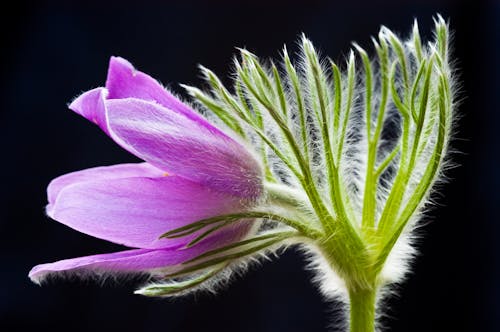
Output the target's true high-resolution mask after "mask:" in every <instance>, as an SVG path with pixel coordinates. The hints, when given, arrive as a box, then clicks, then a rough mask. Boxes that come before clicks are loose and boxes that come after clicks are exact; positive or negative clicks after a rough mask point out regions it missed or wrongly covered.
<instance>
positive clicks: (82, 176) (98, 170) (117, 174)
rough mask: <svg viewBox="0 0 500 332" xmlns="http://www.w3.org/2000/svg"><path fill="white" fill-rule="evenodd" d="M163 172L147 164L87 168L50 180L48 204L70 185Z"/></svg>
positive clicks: (161, 174)
mask: <svg viewBox="0 0 500 332" xmlns="http://www.w3.org/2000/svg"><path fill="white" fill-rule="evenodd" d="M163 175H165V172H164V171H161V170H159V169H158V168H156V167H154V166H152V165H150V164H148V163H137V164H120V165H113V166H101V167H93V168H88V169H85V170H83V171H77V172H72V173H68V174H64V175H62V176H60V177H57V178H55V179H54V180H52V181H51V182H50V184H49V186H48V188H47V196H48V200H49V204H53V203H54V202H55V201H56V199H57V195H58V194H59V192H60V191H61V190H62V189H63V188H64V187H67V186H69V185H72V184H76V183H80V182H88V181H96V180H113V179H119V178H130V177H161V176H163Z"/></svg>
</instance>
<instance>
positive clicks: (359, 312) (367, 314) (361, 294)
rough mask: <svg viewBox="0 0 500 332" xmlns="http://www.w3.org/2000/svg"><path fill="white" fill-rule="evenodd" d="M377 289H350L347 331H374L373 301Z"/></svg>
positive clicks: (374, 300)
mask: <svg viewBox="0 0 500 332" xmlns="http://www.w3.org/2000/svg"><path fill="white" fill-rule="evenodd" d="M376 297H377V291H376V289H375V288H373V289H350V290H349V302H350V314H349V331H350V332H373V331H375V302H376Z"/></svg>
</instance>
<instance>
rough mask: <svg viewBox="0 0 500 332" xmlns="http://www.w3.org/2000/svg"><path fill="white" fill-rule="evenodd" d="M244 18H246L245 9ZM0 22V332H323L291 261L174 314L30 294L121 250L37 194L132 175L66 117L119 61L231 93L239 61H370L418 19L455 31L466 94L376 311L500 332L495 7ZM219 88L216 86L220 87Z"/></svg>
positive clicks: (275, 8)
mask: <svg viewBox="0 0 500 332" xmlns="http://www.w3.org/2000/svg"><path fill="white" fill-rule="evenodd" d="M250 3H252V4H250ZM0 12H1V14H0V16H1V20H0V25H1V31H0V34H1V40H0V42H1V46H0V55H1V57H2V59H1V62H0V66H1V71H0V72H1V80H0V84H1V88H0V97H1V98H0V105H1V106H0V109H1V115H0V116H1V119H0V126H1V127H0V142H1V147H2V150H1V153H2V154H1V155H2V163H1V179H2V182H1V188H2V197H1V200H0V202H1V204H2V206H1V209H0V213H1V214H0V218H1V219H0V236H1V237H0V249H1V250H0V264H1V265H0V266H1V267H0V269H1V270H0V272H1V274H0V330H1V331H32V330H37V331H144V332H147V331H172V332H176V331H201V330H203V331H219V332H223V331H325V330H326V327H327V326H329V325H330V326H335V324H331V323H330V322H331V321H332V318H334V315H332V311H333V309H334V308H335V303H333V304H325V303H324V302H323V301H322V298H321V296H320V295H319V294H318V292H317V290H316V289H315V287H314V286H312V285H311V283H310V282H309V279H310V278H311V273H310V272H307V271H305V269H304V261H303V258H302V257H301V255H300V254H299V253H298V252H296V251H294V250H290V251H288V252H287V253H285V254H283V255H282V256H281V257H280V258H279V259H275V260H274V261H272V262H266V263H264V264H263V265H262V266H261V267H259V268H256V267H255V268H253V269H251V271H249V272H248V273H247V274H246V275H245V276H244V277H242V278H237V279H236V280H235V281H234V282H233V283H232V285H231V286H230V287H228V289H226V290H224V291H223V292H221V293H220V294H218V295H217V296H213V295H210V294H199V295H196V296H190V297H188V298H183V299H177V300H175V301H172V300H159V299H148V298H143V297H139V296H136V295H133V294H132V290H133V289H134V286H135V283H134V282H130V281H129V282H125V283H121V282H107V283H105V284H104V286H103V285H100V284H98V283H94V282H79V281H57V282H51V283H49V284H47V285H44V286H43V287H39V286H37V285H35V284H32V283H31V282H30V281H29V279H28V278H27V274H28V271H29V270H30V268H31V267H32V266H34V265H36V264H39V263H42V262H49V261H55V260H58V259H63V258H70V257H78V256H84V255H89V254H95V253H104V252H112V251H115V250H117V249H121V248H119V246H116V245H113V244H110V243H107V242H105V241H100V240H97V239H94V238H91V237H89V236H86V235H83V234H79V233H78V232H75V231H73V230H71V229H69V228H67V227H65V226H63V225H60V224H58V223H57V222H54V221H51V220H49V219H48V218H47V217H45V216H44V210H43V208H44V205H45V204H46V196H45V188H46V185H47V184H48V182H49V181H50V180H51V179H52V178H54V177H56V176H58V175H61V174H64V173H66V172H69V171H73V170H79V169H84V168H88V167H92V166H98V165H107V164H116V163H122V162H131V161H136V159H134V157H133V156H131V155H130V154H128V153H126V152H125V151H123V150H121V149H120V148H119V147H118V146H117V145H116V144H114V143H113V142H112V141H111V140H110V139H108V138H107V137H106V136H105V135H104V134H103V133H102V132H101V131H100V130H99V129H98V128H97V127H96V126H93V125H91V124H90V123H89V122H88V121H86V120H85V119H83V118H81V117H79V116H77V115H75V114H74V113H72V112H70V111H69V110H67V109H66V103H67V102H69V101H71V100H72V98H73V97H75V96H77V95H78V94H79V93H81V92H83V91H84V90H88V89H90V88H93V87H97V86H100V85H102V84H103V83H104V79H105V74H106V69H107V62H108V58H109V56H111V55H120V56H123V57H125V58H127V59H129V60H130V61H131V62H132V63H134V64H135V65H136V66H137V67H138V68H139V69H141V70H142V71H145V72H147V73H150V74H152V75H153V76H154V77H156V78H158V79H160V80H161V81H162V82H163V83H164V84H166V85H167V86H169V87H170V88H171V89H173V90H174V91H176V92H179V93H181V92H182V90H181V89H180V88H179V86H178V85H177V83H188V84H193V85H200V84H201V80H200V78H199V72H198V70H197V68H196V66H197V64H198V63H202V64H204V65H205V66H207V67H209V68H211V69H213V70H214V71H215V72H216V73H218V74H219V75H220V76H222V77H227V76H228V74H229V68H230V64H231V57H232V55H233V53H234V52H235V49H234V47H235V46H240V47H241V46H245V47H247V48H248V49H249V50H251V51H253V52H255V53H256V54H258V55H260V56H262V57H274V58H278V56H279V50H280V49H281V48H282V45H283V44H284V43H286V44H288V45H289V47H290V48H291V49H292V50H296V47H294V46H295V42H296V40H297V37H298V36H299V34H300V33H301V32H305V33H306V35H307V36H309V37H310V38H311V39H312V41H313V42H314V43H315V45H316V46H317V47H318V48H319V49H321V50H322V52H323V54H327V55H330V56H331V57H332V58H333V59H334V60H342V59H343V58H344V56H345V55H346V54H347V52H348V50H349V47H350V43H351V41H353V40H356V41H358V42H359V43H360V44H361V45H362V46H365V47H367V48H370V39H369V37H370V36H371V35H375V34H376V33H377V32H378V28H379V26H380V25H381V24H384V25H387V26H388V27H389V28H391V29H393V30H394V31H397V32H401V33H407V32H408V31H409V29H410V27H411V24H412V22H413V18H418V20H419V23H420V27H421V31H422V34H423V35H424V36H425V37H430V29H431V28H432V16H433V15H434V14H436V13H437V12H439V13H441V14H442V15H443V16H445V18H448V19H450V21H451V27H452V29H453V30H454V32H455V38H454V44H453V47H454V55H455V57H456V61H457V62H456V66H457V68H458V69H459V72H460V81H461V86H462V89H461V90H462V93H461V98H462V99H463V101H462V103H461V106H460V111H459V113H460V115H461V116H462V118H461V120H460V121H459V126H458V128H457V131H456V138H457V139H456V140H455V142H454V144H453V146H454V148H455V149H457V150H460V151H461V152H463V153H461V154H456V155H455V156H454V160H455V161H456V162H457V163H458V164H460V165H461V166H460V167H458V168H455V169H452V170H451V171H450V172H449V173H448V175H449V176H450V178H451V182H450V183H449V184H447V185H446V186H444V188H443V189H442V190H441V193H442V195H441V196H440V197H439V198H438V202H439V203H440V206H439V207H438V208H436V209H434V210H433V211H432V212H431V213H430V214H429V218H428V219H426V222H427V224H426V225H425V227H424V228H423V229H422V230H421V231H420V233H421V234H422V235H423V236H422V239H421V240H420V241H419V242H420V244H419V245H420V251H421V255H420V256H419V258H418V259H417V260H416V262H415V265H414V269H413V270H414V273H413V274H412V275H411V276H410V278H409V279H408V280H407V281H406V282H405V283H404V284H403V285H402V286H401V287H400V290H399V292H398V294H399V295H398V296H397V297H395V298H393V299H392V300H391V301H390V302H389V303H388V305H387V308H386V309H385V311H386V313H387V314H388V316H389V317H388V318H386V319H385V320H384V322H385V325H386V326H387V330H388V331H492V332H493V331H500V320H499V319H498V318H497V317H496V314H499V313H500V312H499V311H500V310H499V299H500V286H499V281H500V278H499V276H500V274H499V269H500V258H499V257H500V255H499V249H500V244H499V242H498V241H497V238H498V237H499V235H500V232H499V230H500V226H499V218H498V216H499V212H500V211H499V208H498V206H499V205H500V199H499V194H498V188H499V185H500V183H499V179H500V176H499V174H498V165H499V152H500V151H499V137H500V135H499V132H498V130H499V129H500V128H499V127H500V126H499V121H500V119H499V112H500V110H499V109H498V89H499V84H498V81H499V77H500V66H499V65H498V61H499V59H500V57H499V55H500V54H499V47H500V46H499V43H500V38H499V34H500V23H499V20H500V4H499V3H498V2H494V1H490V2H487V1H479V0H477V1H470V2H466V1H451V0H450V1H431V0H427V1H413V2H404V1H396V0H393V1H388V2H379V1H367V2H362V1H360V0H349V1H330V2H326V1H325V2H322V1H308V2H298V1H287V2H285V1H274V2H273V1H270V0H269V1H253V2H248V3H247V4H245V2H241V3H239V4H237V2H236V1H206V2H203V3H202V2H192V1H184V2H180V1H170V2H169V1H156V2H149V1H134V2H131V1H113V2H105V1H100V2H97V1H96V2H93V1H90V2H81V3H80V2H71V4H69V3H67V2H66V3H62V2H61V3H57V2H50V3H49V2H42V1H40V2H36V3H35V2H33V3H24V2H17V4H16V5H14V7H11V8H2V9H1V10H0ZM226 82H227V81H226Z"/></svg>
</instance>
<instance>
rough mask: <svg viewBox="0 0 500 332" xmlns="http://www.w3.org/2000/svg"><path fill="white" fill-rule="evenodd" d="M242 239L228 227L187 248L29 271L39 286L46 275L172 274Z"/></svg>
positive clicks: (99, 257)
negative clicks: (206, 254)
mask: <svg viewBox="0 0 500 332" xmlns="http://www.w3.org/2000/svg"><path fill="white" fill-rule="evenodd" d="M243 236H244V234H242V233H241V228H239V229H238V228H232V229H231V228H228V229H223V230H222V231H221V232H219V234H218V236H215V237H212V238H211V239H208V240H207V241H202V242H200V243H198V244H197V245H195V246H193V247H190V248H183V247H179V248H167V249H133V250H126V251H120V252H115V253H110V254H101V255H92V256H85V257H78V258H72V259H65V260H61V261H57V262H54V263H48V264H41V265H37V266H35V267H34V268H33V269H31V271H30V272H29V277H30V279H31V280H32V281H34V282H36V283H40V282H41V281H43V279H45V278H46V277H47V276H49V275H76V276H86V275H89V274H103V273H105V274H116V273H131V272H132V273H149V274H158V275H161V274H162V270H163V271H165V270H166V269H170V271H172V272H174V271H175V269H176V266H177V268H178V267H179V266H178V265H179V264H181V263H183V262H185V261H187V260H190V259H192V258H195V257H197V256H199V255H201V254H203V253H204V252H207V251H208V250H212V249H216V248H220V247H222V246H224V245H227V244H229V243H230V242H232V241H235V239H240V238H242V237H243Z"/></svg>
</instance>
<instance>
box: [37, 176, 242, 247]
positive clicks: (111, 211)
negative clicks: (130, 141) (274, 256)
mask: <svg viewBox="0 0 500 332" xmlns="http://www.w3.org/2000/svg"><path fill="white" fill-rule="evenodd" d="M84 172H85V171H84ZM90 172H91V173H92V172H94V174H95V173H98V171H97V170H96V169H94V170H93V171H90ZM104 172H105V173H108V172H109V169H104ZM114 175H115V174H112V176H114ZM83 177H85V176H83ZM244 208H245V206H243V205H242V203H241V202H240V201H239V199H237V198H236V197H233V196H230V195H225V194H223V193H220V192H216V191H212V190H210V189H208V188H206V187H205V186H203V185H200V184H198V183H196V182H192V181H189V180H186V179H183V178H181V177H178V176H164V177H157V178H148V177H128V178H114V179H106V178H105V176H104V175H98V176H96V180H92V181H86V182H75V183H72V184H71V185H66V186H64V187H63V188H62V189H61V190H60V191H59V193H58V194H57V195H56V200H55V202H54V203H53V204H49V206H48V207H47V214H48V215H49V216H50V217H51V218H53V219H55V220H57V221H59V222H61V223H63V224H65V225H67V226H69V227H71V228H74V229H76V230H78V231H80V232H82V233H85V234H88V235H91V236H94V237H97V238H101V239H104V240H108V241H112V242H115V243H118V244H123V245H126V246H129V247H135V248H148V249H154V248H167V247H177V246H184V245H186V244H187V243H188V242H189V241H190V240H192V239H193V237H194V236H196V234H194V235H191V236H186V237H182V238H177V239H159V237H160V236H161V235H162V234H163V233H165V232H167V231H169V230H172V229H175V228H178V227H182V226H184V225H187V224H190V223H193V222H195V221H198V220H200V219H205V218H209V217H213V216H217V215H222V214H228V213H235V212H237V211H241V210H242V209H244ZM234 227H235V228H236V231H237V232H241V233H246V232H247V230H248V226H247V225H243V226H237V225H236V226H234ZM238 229H239V230H238ZM220 234H221V233H214V234H213V235H212V236H213V237H214V238H216V239H217V241H218V242H221V241H222V242H224V241H225V240H226V239H224V238H221V237H220V236H221V235H220ZM227 240H229V241H231V240H233V239H232V238H230V239H227Z"/></svg>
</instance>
